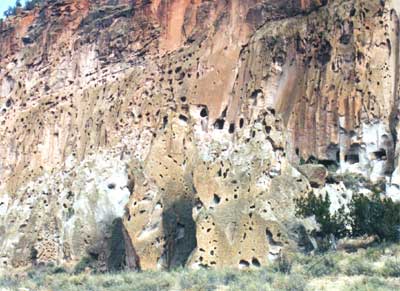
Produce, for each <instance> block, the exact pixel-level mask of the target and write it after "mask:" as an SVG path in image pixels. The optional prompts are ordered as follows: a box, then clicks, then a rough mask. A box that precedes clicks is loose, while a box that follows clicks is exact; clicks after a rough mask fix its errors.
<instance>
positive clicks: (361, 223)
mask: <svg viewBox="0 0 400 291" xmlns="http://www.w3.org/2000/svg"><path fill="white" fill-rule="evenodd" d="M349 209H350V224H351V227H352V235H353V236H362V235H376V236H378V238H379V239H380V240H387V241H398V240H399V227H400V204H398V203H395V202H393V200H392V199H390V198H383V199H382V198H381V195H379V194H377V193H376V194H374V195H373V196H372V198H368V197H366V196H365V195H362V194H361V195H354V196H353V198H352V200H351V202H350V205H349Z"/></svg>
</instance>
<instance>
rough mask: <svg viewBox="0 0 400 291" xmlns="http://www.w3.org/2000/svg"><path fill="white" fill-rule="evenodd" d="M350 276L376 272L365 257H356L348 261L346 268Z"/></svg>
mask: <svg viewBox="0 0 400 291" xmlns="http://www.w3.org/2000/svg"><path fill="white" fill-rule="evenodd" d="M344 272H345V274H346V275H348V276H357V275H366V276H371V275H373V273H374V270H373V268H372V265H371V263H369V262H368V261H367V260H365V259H363V258H355V259H352V260H350V261H349V262H348V264H347V266H346V268H345V270H344Z"/></svg>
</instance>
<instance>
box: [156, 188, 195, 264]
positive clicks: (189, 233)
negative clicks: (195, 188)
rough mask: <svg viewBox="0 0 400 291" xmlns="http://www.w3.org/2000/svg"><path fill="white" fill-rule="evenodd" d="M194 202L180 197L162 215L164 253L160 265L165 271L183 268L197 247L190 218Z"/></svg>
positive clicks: (192, 222) (191, 218) (193, 224)
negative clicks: (164, 242)
mask: <svg viewBox="0 0 400 291" xmlns="http://www.w3.org/2000/svg"><path fill="white" fill-rule="evenodd" d="M193 205H194V201H193V199H191V198H189V197H187V196H182V197H180V198H179V199H177V200H175V201H174V202H172V203H171V204H170V205H166V206H167V207H166V208H165V210H164V213H163V219H162V221H163V229H164V232H165V240H166V246H165V252H164V254H163V256H162V258H161V263H162V266H163V268H165V269H173V268H177V267H181V266H185V264H186V263H187V261H188V258H189V257H190V255H191V253H192V252H193V250H194V249H195V248H196V246H197V241H196V224H195V222H194V220H193V217H192V209H193Z"/></svg>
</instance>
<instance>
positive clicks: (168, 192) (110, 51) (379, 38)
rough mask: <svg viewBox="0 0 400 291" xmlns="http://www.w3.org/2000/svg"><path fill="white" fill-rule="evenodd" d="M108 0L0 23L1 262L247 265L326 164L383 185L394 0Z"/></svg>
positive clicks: (300, 245)
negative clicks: (89, 259) (121, 242)
mask: <svg viewBox="0 0 400 291" xmlns="http://www.w3.org/2000/svg"><path fill="white" fill-rule="evenodd" d="M111 2H112V3H111ZM111 2H110V1H91V0H85V1H77V0H58V1H48V2H47V4H46V5H45V6H44V7H43V8H36V9H34V10H33V11H30V12H26V11H19V12H18V14H17V16H15V17H12V18H9V19H7V20H5V21H3V22H1V23H0V129H1V130H0V176H1V179H0V260H1V261H0V263H1V264H2V265H1V267H4V268H10V267H14V268H15V267H23V266H29V265H30V264H38V263H48V262H56V263H74V262H78V261H79V260H80V259H81V258H82V257H84V256H90V257H91V258H92V259H93V260H96V261H97V262H98V265H99V267H100V268H102V269H104V270H106V269H115V268H121V267H124V266H127V267H130V268H135V269H136V268H140V269H155V268H170V267H175V266H180V265H187V266H192V267H217V266H233V267H240V268H247V267H259V266H261V265H268V264H269V263H271V262H272V261H273V260H274V259H276V258H278V257H279V256H282V255H283V254H285V253H287V252H292V251H297V250H299V249H304V248H309V247H310V245H311V243H312V242H311V241H310V239H309V238H308V235H307V231H308V230H310V229H311V228H312V227H313V226H312V222H310V221H303V220H299V219H298V218H296V217H295V209H294V203H293V199H294V198H296V197H299V196H301V195H305V194H307V193H309V192H310V191H315V192H316V193H321V194H324V193H326V192H328V193H329V194H330V195H332V196H333V197H337V199H332V200H333V201H334V202H335V205H334V207H339V205H340V204H341V203H343V200H345V199H348V197H351V194H352V193H353V192H354V191H359V190H360V189H359V188H357V189H353V188H351V187H350V186H349V185H346V183H345V181H344V182H343V181H342V180H344V179H343V178H338V179H336V180H335V179H332V178H330V176H328V173H327V169H329V171H337V173H338V174H340V173H344V172H346V171H347V172H349V173H358V174H360V175H361V176H365V177H366V178H368V179H369V180H371V183H378V182H379V183H381V184H383V185H386V190H387V193H388V194H389V195H391V196H392V197H394V198H396V197H397V196H398V195H400V193H399V187H400V182H398V180H399V177H398V174H397V173H398V172H399V170H398V161H397V156H398V154H397V143H398V142H397V131H398V128H399V126H398V118H399V117H398V105H399V104H398V103H399V100H398V67H399V66H398V59H399V38H398V34H399V29H398V25H399V20H398V11H399V10H400V9H399V7H397V6H398V4H397V2H396V1H378V0H376V1H375V0H373V1H361V0H336V1H333V0H332V1H322V0H321V1H320V0H291V1H272V0H253V1H239V0H227V1H201V0H196V1H186V0H174V1H164V0H158V1H133V2H132V1H111ZM310 160H312V161H313V163H316V164H319V165H310V164H308V165H303V164H304V162H307V161H310ZM339 176H340V175H339ZM361 191H369V190H368V189H361ZM342 194H346V195H347V196H346V197H347V198H343V197H344V195H342ZM342 196H343V197H342ZM341 197H342V198H341ZM399 197H400V196H399ZM121 219H122V220H121ZM121 240H122V241H123V244H121V245H118V244H117V245H115V243H116V242H118V241H121ZM121 252H123V253H124V254H123V255H121V254H120V253H121ZM114 258H118V259H117V260H115V259H114Z"/></svg>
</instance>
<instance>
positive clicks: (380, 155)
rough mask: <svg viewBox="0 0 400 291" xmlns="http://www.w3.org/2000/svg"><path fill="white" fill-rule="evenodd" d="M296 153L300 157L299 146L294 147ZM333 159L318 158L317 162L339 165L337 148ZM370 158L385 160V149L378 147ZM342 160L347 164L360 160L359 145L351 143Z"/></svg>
mask: <svg viewBox="0 0 400 291" xmlns="http://www.w3.org/2000/svg"><path fill="white" fill-rule="evenodd" d="M296 155H297V156H298V157H300V150H299V148H296ZM335 157H336V158H335V160H333V159H330V160H318V163H320V164H322V165H324V166H331V165H339V164H340V151H339V150H337V151H336V154H335ZM371 159H372V160H377V161H385V160H387V152H386V150H385V149H379V150H378V151H375V152H373V153H372V157H371ZM315 160H316V158H314V157H312V156H311V157H310V158H309V159H308V160H307V162H312V161H315ZM344 161H345V162H346V163H349V164H351V165H352V164H357V163H359V162H360V146H359V145H353V146H351V148H350V150H349V151H348V153H347V154H346V155H345V156H344Z"/></svg>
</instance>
